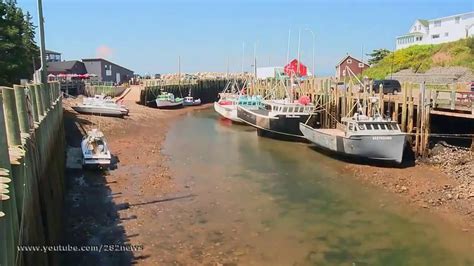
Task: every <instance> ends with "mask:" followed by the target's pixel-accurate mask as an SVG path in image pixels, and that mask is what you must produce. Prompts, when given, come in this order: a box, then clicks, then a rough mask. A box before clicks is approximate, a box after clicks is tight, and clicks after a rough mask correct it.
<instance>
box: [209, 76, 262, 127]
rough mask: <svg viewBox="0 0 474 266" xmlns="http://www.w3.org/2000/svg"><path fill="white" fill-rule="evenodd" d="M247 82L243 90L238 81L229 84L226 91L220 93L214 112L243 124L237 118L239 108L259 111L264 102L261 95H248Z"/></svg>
mask: <svg viewBox="0 0 474 266" xmlns="http://www.w3.org/2000/svg"><path fill="white" fill-rule="evenodd" d="M246 84H247V83H246V81H245V82H244V83H243V85H242V88H239V84H238V82H237V81H236V80H233V81H230V82H229V83H227V85H226V87H225V88H224V90H223V91H222V92H221V93H219V100H218V101H217V102H214V110H215V111H216V112H217V113H219V114H220V115H221V116H222V117H224V118H226V119H229V120H231V121H233V122H237V123H243V122H244V121H242V120H241V119H240V118H239V117H238V116H237V106H239V105H241V106H245V107H246V108H248V109H251V110H254V109H258V108H259V106H260V105H261V102H262V97H261V96H260V95H255V96H250V95H247V94H246Z"/></svg>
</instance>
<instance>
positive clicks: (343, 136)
mask: <svg viewBox="0 0 474 266" xmlns="http://www.w3.org/2000/svg"><path fill="white" fill-rule="evenodd" d="M300 130H301V132H303V134H304V137H305V138H306V139H308V140H309V141H311V142H312V143H314V144H315V145H316V146H318V147H320V148H323V149H326V150H329V151H332V152H335V153H338V154H342V155H348V156H354V157H361V158H367V159H372V160H377V161H393V162H396V163H401V162H402V159H403V151H404V148H405V144H406V141H407V139H406V138H407V135H406V133H404V132H402V131H401V130H400V127H399V126H398V124H397V122H396V121H391V120H390V119H389V118H384V117H383V116H382V115H380V114H379V113H376V114H375V115H373V116H367V115H364V114H360V113H356V114H354V116H352V117H344V118H342V119H341V123H338V124H337V126H336V128H313V127H311V126H309V125H307V124H305V123H303V122H302V123H300Z"/></svg>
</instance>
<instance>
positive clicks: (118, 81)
mask: <svg viewBox="0 0 474 266" xmlns="http://www.w3.org/2000/svg"><path fill="white" fill-rule="evenodd" d="M115 81H116V82H117V84H119V83H120V73H115Z"/></svg>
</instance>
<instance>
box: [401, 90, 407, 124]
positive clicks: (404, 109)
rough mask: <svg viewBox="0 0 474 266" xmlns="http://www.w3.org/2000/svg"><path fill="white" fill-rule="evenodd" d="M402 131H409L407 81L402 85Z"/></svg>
mask: <svg viewBox="0 0 474 266" xmlns="http://www.w3.org/2000/svg"><path fill="white" fill-rule="evenodd" d="M401 127H402V131H403V132H406V131H407V83H406V82H405V83H404V84H403V87H402V122H401Z"/></svg>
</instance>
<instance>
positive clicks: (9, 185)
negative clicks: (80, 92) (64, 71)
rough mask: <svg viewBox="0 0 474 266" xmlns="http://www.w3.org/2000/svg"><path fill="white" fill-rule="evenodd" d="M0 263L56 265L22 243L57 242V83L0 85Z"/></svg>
mask: <svg viewBox="0 0 474 266" xmlns="http://www.w3.org/2000/svg"><path fill="white" fill-rule="evenodd" d="M0 92H1V94H0V96H1V97H0V236H1V238H0V265H58V264H59V262H58V260H57V257H56V256H55V255H54V253H45V252H21V251H19V250H18V248H19V247H20V248H21V246H22V245H38V246H42V245H53V244H58V243H59V241H60V230H61V218H60V217H61V209H62V201H63V189H64V184H63V183H64V164H65V156H64V153H65V138H64V126H63V108H62V103H61V93H60V85H59V83H57V82H53V83H48V84H28V85H27V86H19V85H15V86H14V87H13V88H9V87H0Z"/></svg>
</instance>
